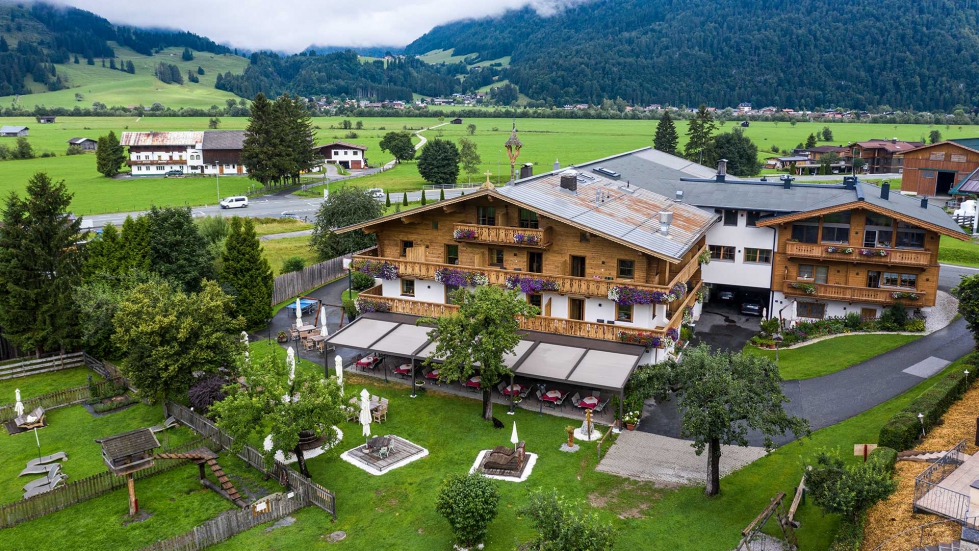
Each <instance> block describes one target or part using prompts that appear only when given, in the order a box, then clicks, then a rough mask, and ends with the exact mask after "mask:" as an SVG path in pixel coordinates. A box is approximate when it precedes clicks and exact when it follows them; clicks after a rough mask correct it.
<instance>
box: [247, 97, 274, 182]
mask: <svg viewBox="0 0 979 551" xmlns="http://www.w3.org/2000/svg"><path fill="white" fill-rule="evenodd" d="M276 130H277V129H276V125H275V116H274V115H273V113H272V102H270V101H269V100H268V98H266V97H265V94H262V93H258V94H257V95H256V96H255V99H254V101H252V105H251V116H250V117H248V126H247V127H246V128H245V141H244V143H243V144H242V148H241V164H243V165H245V166H247V167H248V175H249V177H250V178H251V179H253V180H255V181H257V182H259V183H261V184H262V185H263V186H266V187H267V186H269V185H270V184H272V183H273V182H275V181H276V180H277V179H278V177H279V171H278V168H277V166H278V161H277V158H278V156H279V155H280V153H281V151H280V149H281V140H280V137H279V136H278V135H277V134H276Z"/></svg>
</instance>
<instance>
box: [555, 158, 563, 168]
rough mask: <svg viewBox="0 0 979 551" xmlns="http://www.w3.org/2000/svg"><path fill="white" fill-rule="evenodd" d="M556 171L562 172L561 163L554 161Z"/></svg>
mask: <svg viewBox="0 0 979 551" xmlns="http://www.w3.org/2000/svg"><path fill="white" fill-rule="evenodd" d="M554 170H561V161H558V160H557V159H554Z"/></svg>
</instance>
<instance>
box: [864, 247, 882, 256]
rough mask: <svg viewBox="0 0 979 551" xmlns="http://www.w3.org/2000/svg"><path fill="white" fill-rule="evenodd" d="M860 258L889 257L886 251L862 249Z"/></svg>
mask: <svg viewBox="0 0 979 551" xmlns="http://www.w3.org/2000/svg"><path fill="white" fill-rule="evenodd" d="M860 256H887V251H886V250H885V249H860Z"/></svg>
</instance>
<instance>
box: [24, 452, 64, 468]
mask: <svg viewBox="0 0 979 551" xmlns="http://www.w3.org/2000/svg"><path fill="white" fill-rule="evenodd" d="M55 461H68V454H66V453H65V452H58V453H52V454H51V455H45V456H44V457H39V458H37V459H31V460H30V461H28V462H27V466H28V467H32V466H34V465H43V464H44V463H54V462H55Z"/></svg>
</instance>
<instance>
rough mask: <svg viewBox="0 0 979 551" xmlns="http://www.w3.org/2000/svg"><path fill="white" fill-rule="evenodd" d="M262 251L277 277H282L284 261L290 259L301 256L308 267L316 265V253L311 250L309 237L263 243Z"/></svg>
mask: <svg viewBox="0 0 979 551" xmlns="http://www.w3.org/2000/svg"><path fill="white" fill-rule="evenodd" d="M262 250H263V255H264V256H265V259H266V260H268V261H269V266H270V267H271V268H272V271H273V272H274V273H275V275H280V273H281V270H282V261H284V260H285V259H287V258H289V257H292V256H301V257H303V258H304V259H306V265H307V266H310V265H312V264H315V263H316V260H317V257H316V251H314V250H312V249H310V248H309V237H307V236H300V237H284V238H282V239H270V240H268V241H262Z"/></svg>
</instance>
